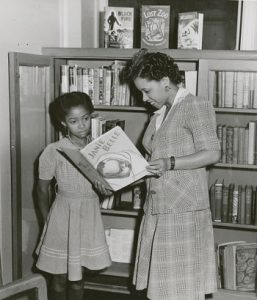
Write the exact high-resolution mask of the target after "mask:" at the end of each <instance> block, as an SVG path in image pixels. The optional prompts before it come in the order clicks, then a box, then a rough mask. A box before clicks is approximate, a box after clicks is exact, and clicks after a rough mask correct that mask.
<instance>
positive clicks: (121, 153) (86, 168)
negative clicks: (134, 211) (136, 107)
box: [60, 126, 149, 191]
mask: <svg viewBox="0 0 257 300" xmlns="http://www.w3.org/2000/svg"><path fill="white" fill-rule="evenodd" d="M60 152H61V153H63V154H64V155H65V157H66V158H68V159H70V160H71V161H72V162H73V163H74V164H75V166H76V167H77V168H78V169H79V170H80V171H81V172H82V173H83V174H84V175H85V176H86V177H87V178H88V180H89V181H91V182H94V181H96V180H98V181H100V182H101V183H102V184H103V185H104V186H105V187H106V188H107V189H110V190H113V191H117V190H119V189H121V188H123V187H125V186H127V185H130V184H131V183H133V182H135V181H137V180H139V179H140V178H142V177H144V176H146V175H149V172H148V171H147V170H146V166H147V165H148V162H147V161H146V160H145V158H144V157H143V156H142V154H141V153H140V152H139V150H138V149H137V148H136V146H135V145H134V144H133V143H132V141H131V140H130V139H129V137H128V136H127V135H126V133H125V132H124V131H123V130H122V129H121V127H120V126H115V127H114V128H112V129H111V130H109V131H107V132H106V133H104V134H103V135H101V136H100V137H98V138H96V139H95V140H93V141H92V142H91V143H89V144H88V145H86V146H85V147H84V148H83V149H82V150H74V149H69V148H61V149H60Z"/></svg>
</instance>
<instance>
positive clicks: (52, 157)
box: [38, 144, 57, 180]
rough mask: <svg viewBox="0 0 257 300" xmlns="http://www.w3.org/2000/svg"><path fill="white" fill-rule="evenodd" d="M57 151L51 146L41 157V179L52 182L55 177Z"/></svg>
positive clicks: (39, 170)
mask: <svg viewBox="0 0 257 300" xmlns="http://www.w3.org/2000/svg"><path fill="white" fill-rule="evenodd" d="M56 154H57V151H56V149H55V148H54V147H53V146H52V145H51V144H50V145H48V146H47V147H46V148H45V150H44V151H43V152H42V154H41V155H40V157H39V169H38V172H39V178H40V179H43V180H50V179H52V178H53V177H54V176H55V168H56Z"/></svg>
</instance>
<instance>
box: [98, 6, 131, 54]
mask: <svg viewBox="0 0 257 300" xmlns="http://www.w3.org/2000/svg"><path fill="white" fill-rule="evenodd" d="M133 31H134V8H132V7H111V6H107V7H106V8H105V10H104V47H105V48H133Z"/></svg>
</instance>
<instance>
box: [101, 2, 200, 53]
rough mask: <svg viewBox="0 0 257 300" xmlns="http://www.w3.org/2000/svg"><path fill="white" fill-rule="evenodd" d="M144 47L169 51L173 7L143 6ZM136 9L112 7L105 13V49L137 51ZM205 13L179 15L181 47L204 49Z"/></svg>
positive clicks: (179, 42) (142, 43)
mask: <svg viewBox="0 0 257 300" xmlns="http://www.w3.org/2000/svg"><path fill="white" fill-rule="evenodd" d="M140 22H141V24H140V30H141V35H140V37H141V48H153V49H165V48H169V37H170V6H169V5H142V6H141V10H140ZM133 35H134V8H133V7H114V6H108V7H105V10H104V47H105V48H133ZM202 35H203V14H202V13H198V12H183V13H179V14H178V48H181V49H202Z"/></svg>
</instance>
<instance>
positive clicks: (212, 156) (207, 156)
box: [147, 150, 220, 176]
mask: <svg viewBox="0 0 257 300" xmlns="http://www.w3.org/2000/svg"><path fill="white" fill-rule="evenodd" d="M219 158H220V151H219V150H201V151H199V152H197V153H193V154H190V155H186V156H181V157H175V165H174V170H192V169H198V168H203V167H206V166H208V165H212V164H214V163H216V162H218V161H219ZM170 164H171V162H170V158H160V159H156V160H153V161H149V167H147V170H148V171H149V172H151V173H153V174H155V175H159V176H160V175H162V174H163V173H164V172H165V171H168V170H170Z"/></svg>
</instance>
